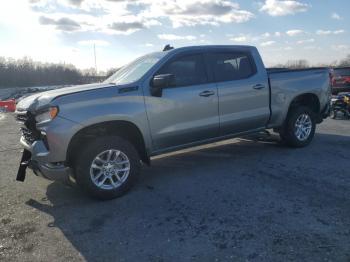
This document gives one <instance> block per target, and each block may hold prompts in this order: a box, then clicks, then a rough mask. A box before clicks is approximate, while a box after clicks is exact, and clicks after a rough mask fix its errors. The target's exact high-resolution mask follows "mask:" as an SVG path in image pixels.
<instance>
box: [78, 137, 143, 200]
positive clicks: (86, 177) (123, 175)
mask: <svg viewBox="0 0 350 262" xmlns="http://www.w3.org/2000/svg"><path fill="white" fill-rule="evenodd" d="M75 170H76V178H77V183H78V185H80V186H81V187H82V188H83V189H84V190H85V191H86V192H87V193H88V194H89V195H90V196H92V197H95V198H99V199H113V198H116V197H119V196H122V195H123V194H125V193H126V192H127V191H128V190H129V189H130V188H131V186H132V185H133V184H134V183H135V181H136V179H137V177H138V175H139V173H140V158H139V155H138V153H137V151H136V149H135V148H134V146H133V145H132V144H131V143H130V142H129V141H127V140H125V139H122V138H120V137H116V136H110V137H104V138H97V139H96V140H94V141H93V142H91V143H90V144H89V145H87V146H86V147H85V148H84V149H83V150H82V154H81V155H80V156H79V157H78V160H77V162H76V169H75Z"/></svg>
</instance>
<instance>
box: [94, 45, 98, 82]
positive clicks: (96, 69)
mask: <svg viewBox="0 0 350 262" xmlns="http://www.w3.org/2000/svg"><path fill="white" fill-rule="evenodd" d="M94 57H95V72H96V75H97V62H96V45H95V44H94Z"/></svg>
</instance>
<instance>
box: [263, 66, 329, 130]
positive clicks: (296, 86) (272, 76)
mask: <svg viewBox="0 0 350 262" xmlns="http://www.w3.org/2000/svg"><path fill="white" fill-rule="evenodd" d="M266 70H267V73H268V77H269V83H270V90H271V92H270V103H271V105H270V108H271V118H270V123H269V127H276V126H280V125H281V124H282V122H283V120H284V119H285V117H286V114H287V113H288V108H289V105H290V104H291V102H292V100H293V99H294V98H295V97H297V96H298V95H299V94H310V95H313V96H316V97H317V98H318V100H319V102H320V110H321V111H322V109H323V108H324V107H325V106H326V105H327V103H328V99H329V95H330V69H329V68H326V67H318V68H306V69H285V68H270V69H266Z"/></svg>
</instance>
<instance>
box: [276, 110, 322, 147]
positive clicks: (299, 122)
mask: <svg viewBox="0 0 350 262" xmlns="http://www.w3.org/2000/svg"><path fill="white" fill-rule="evenodd" d="M315 129H316V121H315V115H314V112H313V111H312V110H311V109H310V108H308V107H305V106H300V107H294V108H292V109H291V110H290V112H289V113H288V116H287V119H286V121H285V124H284V127H283V128H282V129H281V131H280V137H281V140H282V141H283V142H285V144H287V145H288V146H290V147H305V146H307V145H309V144H310V142H311V141H312V139H313V137H314V135H315Z"/></svg>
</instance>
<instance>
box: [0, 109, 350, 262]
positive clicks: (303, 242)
mask: <svg viewBox="0 0 350 262" xmlns="http://www.w3.org/2000/svg"><path fill="white" fill-rule="evenodd" d="M0 119H1V117H0ZM17 129H18V127H17V124H16V123H15V121H14V120H13V117H12V116H11V115H6V116H5V117H4V118H3V119H1V120H0V132H1V135H0V174H1V175H0V210H1V213H0V260H3V261H176V262H178V261H350V193H349V188H350V172H349V170H350V150H349V147H350V121H345V120H326V121H325V122H324V123H322V124H321V125H320V126H318V130H317V134H316V137H315V140H314V142H313V143H312V144H311V145H310V146H309V147H307V148H303V149H290V148H285V147H283V146H282V145H280V144H278V143H275V141H274V140H276V139H277V138H276V137H274V136H272V137H270V138H266V139H264V140H263V141H259V142H257V141H252V139H251V138H250V139H234V140H229V141H225V142H222V143H216V144H211V145H209V146H205V147H199V148H196V149H195V150H186V151H181V152H177V153H175V154H170V155H167V156H163V157H158V158H156V159H154V160H153V162H152V167H144V168H143V172H142V173H143V175H142V176H141V178H140V181H139V183H138V184H137V186H136V187H134V188H133V190H131V191H130V192H129V193H128V194H127V195H126V196H124V197H122V198H119V199H116V200H112V201H108V202H101V201H95V200H92V199H89V198H88V197H86V196H85V195H84V194H82V193H81V192H80V191H79V190H77V189H76V188H70V187H67V186H64V185H61V184H59V183H52V182H49V181H46V180H43V179H41V178H38V177H35V176H34V175H31V173H30V174H29V175H28V176H27V179H26V181H25V182H24V183H20V182H15V174H16V171H17V166H18V162H19V158H20V150H19V144H18V139H19V135H18V131H17Z"/></svg>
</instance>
